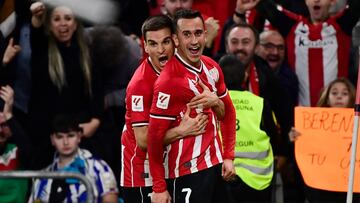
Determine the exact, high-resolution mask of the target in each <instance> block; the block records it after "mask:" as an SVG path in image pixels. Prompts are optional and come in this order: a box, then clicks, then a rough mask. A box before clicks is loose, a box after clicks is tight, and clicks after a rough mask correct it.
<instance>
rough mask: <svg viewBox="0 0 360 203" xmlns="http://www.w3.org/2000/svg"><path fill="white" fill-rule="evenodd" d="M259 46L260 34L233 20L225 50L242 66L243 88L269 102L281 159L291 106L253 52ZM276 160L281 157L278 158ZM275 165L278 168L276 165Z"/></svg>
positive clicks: (276, 79) (268, 71)
mask: <svg viewBox="0 0 360 203" xmlns="http://www.w3.org/2000/svg"><path fill="white" fill-rule="evenodd" d="M257 46H259V34H258V32H257V30H256V29H255V28H254V27H253V26H252V25H249V24H236V25H234V26H233V27H231V28H230V29H229V30H228V33H227V35H226V52H227V53H229V54H234V55H236V56H237V57H238V58H239V59H240V60H241V62H242V63H243V64H244V66H245V70H246V74H248V76H249V77H248V78H247V80H246V81H245V82H244V83H243V87H244V89H245V90H249V91H250V92H252V93H254V94H255V95H258V96H260V97H262V98H264V99H265V100H266V101H267V102H269V104H270V106H271V109H272V111H273V112H274V114H275V118H276V123H277V125H278V130H279V134H280V137H279V138H278V139H277V140H278V141H277V142H275V143H274V144H275V145H273V149H274V154H275V155H276V156H277V159H284V158H285V155H286V149H287V143H288V142H287V133H288V132H289V130H290V128H291V126H292V125H291V113H290V112H291V111H293V109H291V106H290V103H289V101H288V100H287V99H286V100H285V99H283V98H284V97H285V98H287V97H288V95H287V93H286V91H285V90H284V88H283V87H281V85H280V81H279V78H278V77H277V76H276V75H275V74H274V72H273V71H272V70H271V68H270V67H269V64H268V63H267V62H266V61H265V60H263V59H262V58H261V57H259V56H257V55H255V50H256V48H257ZM278 163H279V164H281V163H283V161H279V162H278ZM278 167H280V168H281V166H280V165H279V166H278Z"/></svg>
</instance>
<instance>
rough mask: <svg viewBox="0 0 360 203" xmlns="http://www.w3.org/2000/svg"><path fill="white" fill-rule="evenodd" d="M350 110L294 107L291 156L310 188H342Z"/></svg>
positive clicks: (358, 184)
mask: <svg viewBox="0 0 360 203" xmlns="http://www.w3.org/2000/svg"><path fill="white" fill-rule="evenodd" d="M353 126H354V110H353V109H346V108H314V107H296V108H295V128H296V130H297V131H298V132H300V133H301V136H299V137H298V139H297V140H296V142H295V157H296V162H297V164H298V166H299V169H300V171H301V174H302V176H303V178H304V181H305V183H306V184H307V185H308V186H310V187H313V188H318V189H323V190H330V191H339V192H346V191H347V190H348V175H349V171H350V159H351V142H352V132H353ZM359 142H360V140H359V141H358V145H357V155H356V162H355V179H354V192H360V176H359V175H360V147H359V146H360V143H359Z"/></svg>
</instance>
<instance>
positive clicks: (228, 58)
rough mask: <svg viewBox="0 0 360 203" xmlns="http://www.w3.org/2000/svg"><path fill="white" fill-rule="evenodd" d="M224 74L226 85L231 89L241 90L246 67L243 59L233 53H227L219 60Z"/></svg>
mask: <svg viewBox="0 0 360 203" xmlns="http://www.w3.org/2000/svg"><path fill="white" fill-rule="evenodd" d="M219 65H220V67H221V69H222V71H223V74H224V80H225V84H226V87H227V88H228V89H229V90H241V89H242V87H241V85H242V84H243V82H244V79H245V67H244V65H243V63H242V62H241V60H240V59H239V58H238V57H236V56H235V55H233V54H226V55H224V56H223V57H221V58H220V60H219Z"/></svg>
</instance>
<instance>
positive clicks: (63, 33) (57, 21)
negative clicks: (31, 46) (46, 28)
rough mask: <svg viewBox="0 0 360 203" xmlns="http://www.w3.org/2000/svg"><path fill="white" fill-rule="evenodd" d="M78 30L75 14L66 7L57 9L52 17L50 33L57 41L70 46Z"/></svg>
mask: <svg viewBox="0 0 360 203" xmlns="http://www.w3.org/2000/svg"><path fill="white" fill-rule="evenodd" d="M76 28H77V22H76V19H75V16H74V14H73V12H72V11H71V10H70V9H69V8H67V7H64V6H59V7H56V8H55V9H54V10H53V12H52V13H51V16H50V31H51V32H52V33H53V35H54V37H55V38H56V40H57V41H59V42H61V43H65V44H67V45H70V42H71V38H72V36H73V34H74V32H75V30H76Z"/></svg>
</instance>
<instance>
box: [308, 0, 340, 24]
mask: <svg viewBox="0 0 360 203" xmlns="http://www.w3.org/2000/svg"><path fill="white" fill-rule="evenodd" d="M305 3H306V6H307V7H308V10H309V13H310V17H311V21H312V22H313V23H315V24H317V23H321V22H323V21H325V20H326V19H328V17H329V15H330V14H329V9H330V7H331V6H332V5H333V4H334V3H335V0H305Z"/></svg>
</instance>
